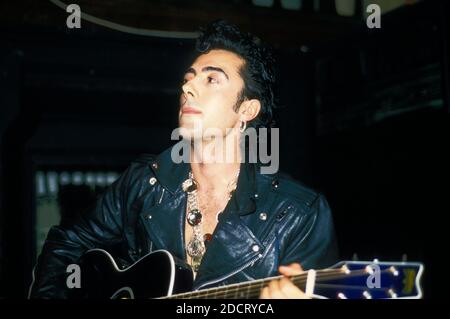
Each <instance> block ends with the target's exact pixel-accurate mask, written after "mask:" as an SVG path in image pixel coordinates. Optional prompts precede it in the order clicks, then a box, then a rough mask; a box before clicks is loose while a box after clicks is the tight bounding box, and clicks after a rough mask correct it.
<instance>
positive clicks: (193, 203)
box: [183, 170, 240, 272]
mask: <svg viewBox="0 0 450 319" xmlns="http://www.w3.org/2000/svg"><path fill="white" fill-rule="evenodd" d="M239 171H240V170H238V172H237V174H236V176H235V178H234V179H232V180H231V181H230V182H229V183H228V185H227V190H228V200H227V203H228V201H229V200H230V198H231V197H232V195H233V191H234V190H235V189H236V187H237V179H238V176H239ZM183 190H184V191H185V192H186V193H187V211H188V212H187V214H186V219H187V222H188V224H189V225H190V226H191V227H192V232H193V233H192V237H191V239H190V240H189V242H188V243H187V244H186V252H187V254H188V255H189V257H191V261H192V262H191V263H192V265H191V266H192V269H193V271H194V272H197V271H198V268H199V266H200V263H201V261H202V258H203V255H204V254H205V252H206V245H205V239H206V240H210V239H211V235H210V234H206V236H205V235H203V231H202V219H203V215H202V213H201V211H200V208H199V203H198V184H197V182H196V180H195V179H194V176H193V173H192V171H191V172H189V178H188V179H187V180H185V181H184V182H183ZM220 213H222V211H219V212H217V214H216V221H217V222H218V221H219V215H220Z"/></svg>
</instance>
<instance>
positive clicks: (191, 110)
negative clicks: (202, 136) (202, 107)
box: [181, 106, 202, 114]
mask: <svg viewBox="0 0 450 319" xmlns="http://www.w3.org/2000/svg"><path fill="white" fill-rule="evenodd" d="M181 112H182V113H183V114H201V113H202V112H201V111H199V110H197V109H194V108H193V107H190V106H185V107H183V108H182V109H181Z"/></svg>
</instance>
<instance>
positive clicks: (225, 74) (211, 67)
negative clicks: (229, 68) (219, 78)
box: [186, 66, 229, 80]
mask: <svg viewBox="0 0 450 319" xmlns="http://www.w3.org/2000/svg"><path fill="white" fill-rule="evenodd" d="M208 71H216V72H220V73H222V74H223V75H224V76H225V77H226V78H227V80H229V77H228V74H227V73H226V72H225V71H224V70H223V69H222V68H219V67H217V66H205V67H204V68H203V69H202V72H208ZM186 73H192V74H194V75H197V72H196V71H195V69H194V68H192V67H190V68H189V69H187V70H186Z"/></svg>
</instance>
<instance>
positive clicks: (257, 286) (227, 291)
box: [166, 270, 389, 299]
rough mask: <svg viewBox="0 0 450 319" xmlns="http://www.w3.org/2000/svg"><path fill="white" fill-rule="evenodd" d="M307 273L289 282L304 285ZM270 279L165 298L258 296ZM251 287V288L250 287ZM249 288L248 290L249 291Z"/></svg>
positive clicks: (323, 276)
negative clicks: (242, 292)
mask: <svg viewBox="0 0 450 319" xmlns="http://www.w3.org/2000/svg"><path fill="white" fill-rule="evenodd" d="M388 271H389V270H383V271H381V272H388ZM342 272H343V271H342V270H336V271H328V272H327V273H318V274H317V277H316V282H320V280H324V279H326V280H332V279H340V278H343V276H334V273H336V274H338V273H339V274H342ZM364 274H367V272H366V271H365V270H361V271H352V272H351V273H350V274H348V275H346V276H345V278H348V277H355V276H361V275H364ZM306 276H307V273H304V274H300V275H297V276H295V277H291V280H292V281H293V282H294V284H297V285H302V284H305V283H306V278H304V277H306ZM277 278H282V276H277V277H273V278H271V279H277ZM271 279H264V280H261V281H260V282H258V283H255V282H251V283H242V284H239V285H236V286H233V287H230V288H224V287H214V288H210V289H208V290H205V291H204V292H202V291H194V292H188V293H184V294H179V295H175V296H169V297H166V298H180V299H181V298H191V297H192V298H201V297H209V296H213V295H216V297H219V296H223V297H225V296H227V295H231V294H234V295H236V296H238V295H239V294H238V292H239V291H243V290H245V287H246V288H247V291H246V294H247V295H248V294H250V293H252V294H253V293H255V292H257V293H258V295H259V293H260V290H261V289H262V288H263V286H264V285H265V284H267V283H268V282H269V281H270V280H271ZM252 286H253V287H252ZM249 288H250V289H249Z"/></svg>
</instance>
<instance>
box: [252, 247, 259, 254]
mask: <svg viewBox="0 0 450 319" xmlns="http://www.w3.org/2000/svg"><path fill="white" fill-rule="evenodd" d="M252 250H253V251H254V252H255V253H256V252H257V251H259V246H258V245H253V247H252Z"/></svg>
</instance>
